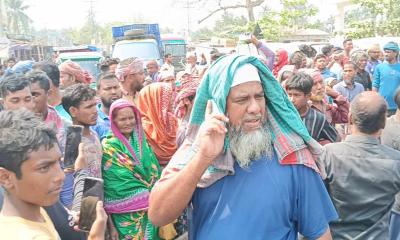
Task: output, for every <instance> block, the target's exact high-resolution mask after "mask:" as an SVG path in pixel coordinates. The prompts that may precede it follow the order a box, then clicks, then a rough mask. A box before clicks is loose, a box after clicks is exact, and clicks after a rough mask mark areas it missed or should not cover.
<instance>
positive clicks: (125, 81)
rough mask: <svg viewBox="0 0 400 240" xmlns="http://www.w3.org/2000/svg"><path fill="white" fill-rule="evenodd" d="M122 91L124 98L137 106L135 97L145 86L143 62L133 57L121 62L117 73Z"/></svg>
mask: <svg viewBox="0 0 400 240" xmlns="http://www.w3.org/2000/svg"><path fill="white" fill-rule="evenodd" d="M115 75H116V76H117V78H118V80H119V82H120V86H121V90H122V98H123V99H126V100H128V101H130V102H131V103H133V104H135V96H136V93H138V92H139V91H140V90H141V89H142V88H143V84H144V78H145V77H144V69H143V61H142V60H141V59H139V58H136V57H132V58H127V59H125V60H123V61H121V62H120V63H119V64H118V66H117V69H116V71H115Z"/></svg>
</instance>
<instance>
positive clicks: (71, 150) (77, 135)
mask: <svg viewBox="0 0 400 240" xmlns="http://www.w3.org/2000/svg"><path fill="white" fill-rule="evenodd" d="M82 131H83V127H82V126H78V125H72V126H68V128H67V137H66V142H65V151H64V168H66V169H73V168H74V164H75V160H76V158H77V157H78V154H79V144H80V143H81V141H82Z"/></svg>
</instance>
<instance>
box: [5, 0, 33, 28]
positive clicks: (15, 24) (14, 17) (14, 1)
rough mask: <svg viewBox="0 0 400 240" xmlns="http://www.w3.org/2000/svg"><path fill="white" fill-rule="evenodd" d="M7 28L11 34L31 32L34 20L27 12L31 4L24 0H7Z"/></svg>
mask: <svg viewBox="0 0 400 240" xmlns="http://www.w3.org/2000/svg"><path fill="white" fill-rule="evenodd" d="M5 7H6V12H7V25H6V26H7V30H8V33H10V34H30V33H31V31H32V29H31V27H30V24H31V23H32V20H31V19H30V18H29V17H28V15H27V14H26V13H25V11H26V10H28V8H29V6H28V5H25V3H24V1H23V0H5Z"/></svg>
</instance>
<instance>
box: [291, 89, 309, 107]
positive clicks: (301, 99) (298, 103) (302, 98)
mask: <svg viewBox="0 0 400 240" xmlns="http://www.w3.org/2000/svg"><path fill="white" fill-rule="evenodd" d="M287 94H288V97H289V99H290V101H291V102H292V103H293V105H294V106H295V107H296V109H297V111H299V112H300V111H302V110H303V109H304V108H305V107H306V106H307V102H308V100H310V94H305V93H303V92H302V91H299V90H296V89H290V90H287Z"/></svg>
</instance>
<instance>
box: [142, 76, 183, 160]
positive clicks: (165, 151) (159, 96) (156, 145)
mask: <svg viewBox="0 0 400 240" xmlns="http://www.w3.org/2000/svg"><path fill="white" fill-rule="evenodd" d="M174 99H175V92H174V91H173V90H172V86H171V84H168V83H160V82H159V83H153V84H150V85H148V86H146V87H144V88H143V89H142V90H141V91H140V93H139V97H138V101H137V106H138V109H139V111H140V113H141V114H142V123H143V129H144V132H145V133H146V137H147V142H148V143H149V144H150V145H151V147H152V149H153V151H154V153H155V154H156V156H157V159H158V161H159V163H160V165H166V164H167V163H168V162H169V160H170V159H171V157H172V155H173V154H174V153H175V151H176V131H177V125H178V124H177V119H176V117H175V116H174V114H173V112H172V109H173V101H174Z"/></svg>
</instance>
